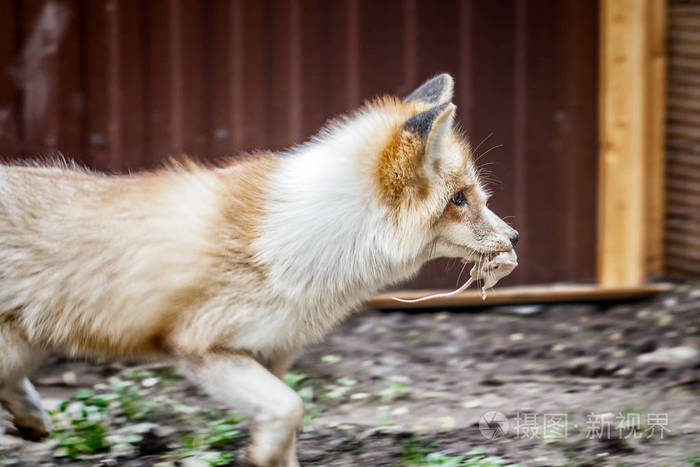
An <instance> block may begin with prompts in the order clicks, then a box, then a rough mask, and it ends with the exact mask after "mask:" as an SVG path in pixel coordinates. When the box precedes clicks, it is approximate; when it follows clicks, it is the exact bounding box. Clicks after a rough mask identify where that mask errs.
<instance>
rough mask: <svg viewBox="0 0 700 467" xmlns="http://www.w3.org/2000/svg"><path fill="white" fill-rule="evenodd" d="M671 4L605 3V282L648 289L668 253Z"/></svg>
mask: <svg viewBox="0 0 700 467" xmlns="http://www.w3.org/2000/svg"><path fill="white" fill-rule="evenodd" d="M665 9H666V2H665V1H664V0H602V1H601V17H600V24H601V28H600V29H601V48H600V51H601V54H600V55H601V56H600V167H599V169H600V173H599V176H600V177H599V199H598V209H599V214H598V282H599V284H600V285H602V286H605V287H625V286H637V285H640V284H642V283H643V282H644V281H645V280H646V277H647V274H648V273H649V272H653V271H654V272H660V270H661V261H662V256H663V255H662V252H663V215H664V214H663V205H664V201H663V168H664V147H663V146H664V107H665V105H664V103H665V99H664V90H665V83H664V81H665V72H664V68H665V45H664V40H665V37H664V36H665V29H666V27H665Z"/></svg>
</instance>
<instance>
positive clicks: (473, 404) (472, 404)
mask: <svg viewBox="0 0 700 467" xmlns="http://www.w3.org/2000/svg"><path fill="white" fill-rule="evenodd" d="M461 405H462V407H464V408H465V409H475V408H477V407H481V406H482V405H484V401H482V400H481V399H472V400H470V401H464V402H462V404H461Z"/></svg>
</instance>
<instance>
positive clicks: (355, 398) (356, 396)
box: [350, 392, 371, 401]
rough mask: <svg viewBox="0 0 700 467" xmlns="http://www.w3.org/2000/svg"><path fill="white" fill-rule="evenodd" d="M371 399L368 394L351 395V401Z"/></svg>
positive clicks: (357, 393)
mask: <svg viewBox="0 0 700 467" xmlns="http://www.w3.org/2000/svg"><path fill="white" fill-rule="evenodd" d="M370 397H371V395H370V394H368V393H366V392H356V393H354V394H350V399H352V400H356V401H357V400H363V399H369V398H370Z"/></svg>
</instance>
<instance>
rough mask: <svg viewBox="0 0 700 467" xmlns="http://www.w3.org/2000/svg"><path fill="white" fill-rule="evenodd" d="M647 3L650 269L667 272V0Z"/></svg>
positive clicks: (648, 245) (647, 251)
mask: <svg viewBox="0 0 700 467" xmlns="http://www.w3.org/2000/svg"><path fill="white" fill-rule="evenodd" d="M644 3H645V5H646V6H647V10H648V11H647V33H648V40H649V43H648V46H647V51H648V56H647V59H648V61H649V62H648V70H649V77H648V79H647V82H646V85H647V91H646V96H647V97H648V99H649V111H648V112H647V133H646V137H647V151H646V156H647V165H646V168H647V173H646V186H647V206H646V211H645V212H646V233H647V238H646V261H647V263H646V269H647V273H652V274H657V275H659V274H661V273H663V272H664V232H665V217H666V209H665V206H666V197H665V177H664V175H665V169H666V8H667V1H666V0H652V1H646V2H644Z"/></svg>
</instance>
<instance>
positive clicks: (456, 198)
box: [450, 190, 467, 206]
mask: <svg viewBox="0 0 700 467" xmlns="http://www.w3.org/2000/svg"><path fill="white" fill-rule="evenodd" d="M450 203H452V204H454V205H455V206H464V205H465V204H467V197H466V196H465V195H464V190H459V191H458V192H457V193H455V194H454V195H452V198H450Z"/></svg>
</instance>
